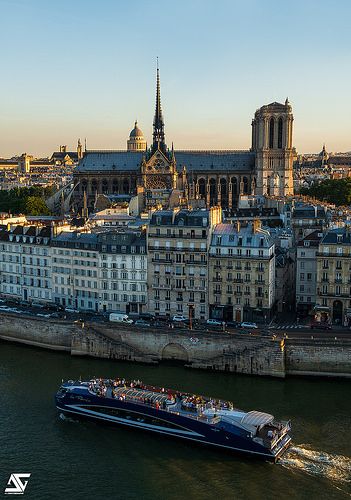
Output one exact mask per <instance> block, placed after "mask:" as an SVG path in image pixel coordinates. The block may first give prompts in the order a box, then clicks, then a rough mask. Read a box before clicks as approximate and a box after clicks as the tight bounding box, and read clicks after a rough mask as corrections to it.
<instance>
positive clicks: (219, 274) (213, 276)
mask: <svg viewBox="0 0 351 500" xmlns="http://www.w3.org/2000/svg"><path fill="white" fill-rule="evenodd" d="M274 249H275V245H274V242H273V240H272V238H271V237H270V234H269V232H268V231H266V230H264V229H262V228H261V226H260V223H259V221H255V222H253V223H249V224H248V225H247V226H241V225H240V223H239V222H237V223H234V224H219V225H217V226H216V228H215V229H214V231H213V235H212V240H211V245H210V249H209V271H208V272H209V281H208V287H209V312H210V317H212V318H217V319H221V320H232V319H233V320H235V321H245V320H258V319H259V320H261V321H262V320H266V321H268V320H269V319H270V318H271V316H272V312H273V306H274V301H275V253H274Z"/></svg>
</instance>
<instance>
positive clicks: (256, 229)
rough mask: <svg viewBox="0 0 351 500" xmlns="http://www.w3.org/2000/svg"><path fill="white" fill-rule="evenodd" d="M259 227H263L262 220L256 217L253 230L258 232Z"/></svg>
mask: <svg viewBox="0 0 351 500" xmlns="http://www.w3.org/2000/svg"><path fill="white" fill-rule="evenodd" d="M259 229H261V221H260V220H259V219H254V221H253V224H252V232H253V233H257V231H258V230H259Z"/></svg>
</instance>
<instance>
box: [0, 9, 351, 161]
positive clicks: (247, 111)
mask: <svg viewBox="0 0 351 500" xmlns="http://www.w3.org/2000/svg"><path fill="white" fill-rule="evenodd" d="M0 19H1V30H0V44H1V49H2V50H1V59H0V65H1V66H0V68H1V77H0V89H1V92H0V157H8V156H12V155H14V154H19V153H22V152H24V151H26V152H28V153H32V154H34V155H36V156H41V155H43V156H44V155H45V156H46V155H49V154H51V152H52V151H54V150H57V149H58V145H59V144H67V145H68V147H69V149H71V148H75V145H76V141H77V138H78V137H80V138H81V139H82V141H83V140H84V138H85V137H87V142H88V149H89V148H90V149H118V148H123V149H124V148H126V140H127V138H128V135H129V132H130V130H131V128H132V127H133V124H134V120H135V119H136V118H137V119H138V122H139V126H140V128H141V129H142V130H143V132H144V135H145V136H146V138H147V140H148V142H150V139H151V133H152V119H153V113H154V100H155V66H156V56H158V57H159V61H160V75H161V100H162V108H163V113H164V118H165V132H166V140H167V143H168V145H170V144H171V142H172V141H173V142H174V146H175V148H178V149H183V148H184V149H188V148H194V149H211V148H212V149H217V148H218V149H245V148H248V147H250V140H251V125H250V124H251V119H252V117H253V114H254V112H255V110H256V109H257V108H258V107H260V106H262V105H263V104H268V103H269V102H272V101H278V102H284V100H285V98H286V97H287V96H288V97H289V100H290V102H291V104H292V106H293V112H294V117H295V121H294V144H295V146H296V148H297V150H298V152H301V153H302V152H318V151H320V150H321V148H322V144H323V142H325V143H326V147H327V150H329V151H348V150H351V133H350V132H351V120H350V117H351V99H350V88H351V61H350V54H351V29H350V20H351V2H350V1H349V0H333V1H332V0H303V1H300V0H294V1H287V0H242V1H239V0H176V1H175V0H133V1H131V0H124V1H122V0H0Z"/></svg>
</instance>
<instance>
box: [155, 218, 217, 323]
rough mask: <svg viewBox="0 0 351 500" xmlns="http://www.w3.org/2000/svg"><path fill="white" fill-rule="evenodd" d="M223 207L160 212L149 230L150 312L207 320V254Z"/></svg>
mask: <svg viewBox="0 0 351 500" xmlns="http://www.w3.org/2000/svg"><path fill="white" fill-rule="evenodd" d="M221 218H222V213H221V210H220V208H212V209H210V210H194V211H189V210H161V211H156V212H154V214H153V215H152V218H151V221H150V225H149V228H148V283H149V307H148V309H149V311H150V312H151V313H152V314H155V315H160V316H168V317H172V316H173V315H175V314H181V315H183V316H185V317H187V318H190V317H191V318H195V319H207V318H208V294H207V281H208V273H207V264H208V263H207V254H208V247H209V243H210V240H211V234H212V230H213V227H214V226H215V225H216V224H218V223H219V222H220V221H221Z"/></svg>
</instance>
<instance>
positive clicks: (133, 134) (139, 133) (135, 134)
mask: <svg viewBox="0 0 351 500" xmlns="http://www.w3.org/2000/svg"><path fill="white" fill-rule="evenodd" d="M129 137H142V138H144V134H143V132H142V131H141V130H140V128H139V127H138V122H137V121H136V122H135V125H134V128H133V130H132V131H131V133H130V134H129Z"/></svg>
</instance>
